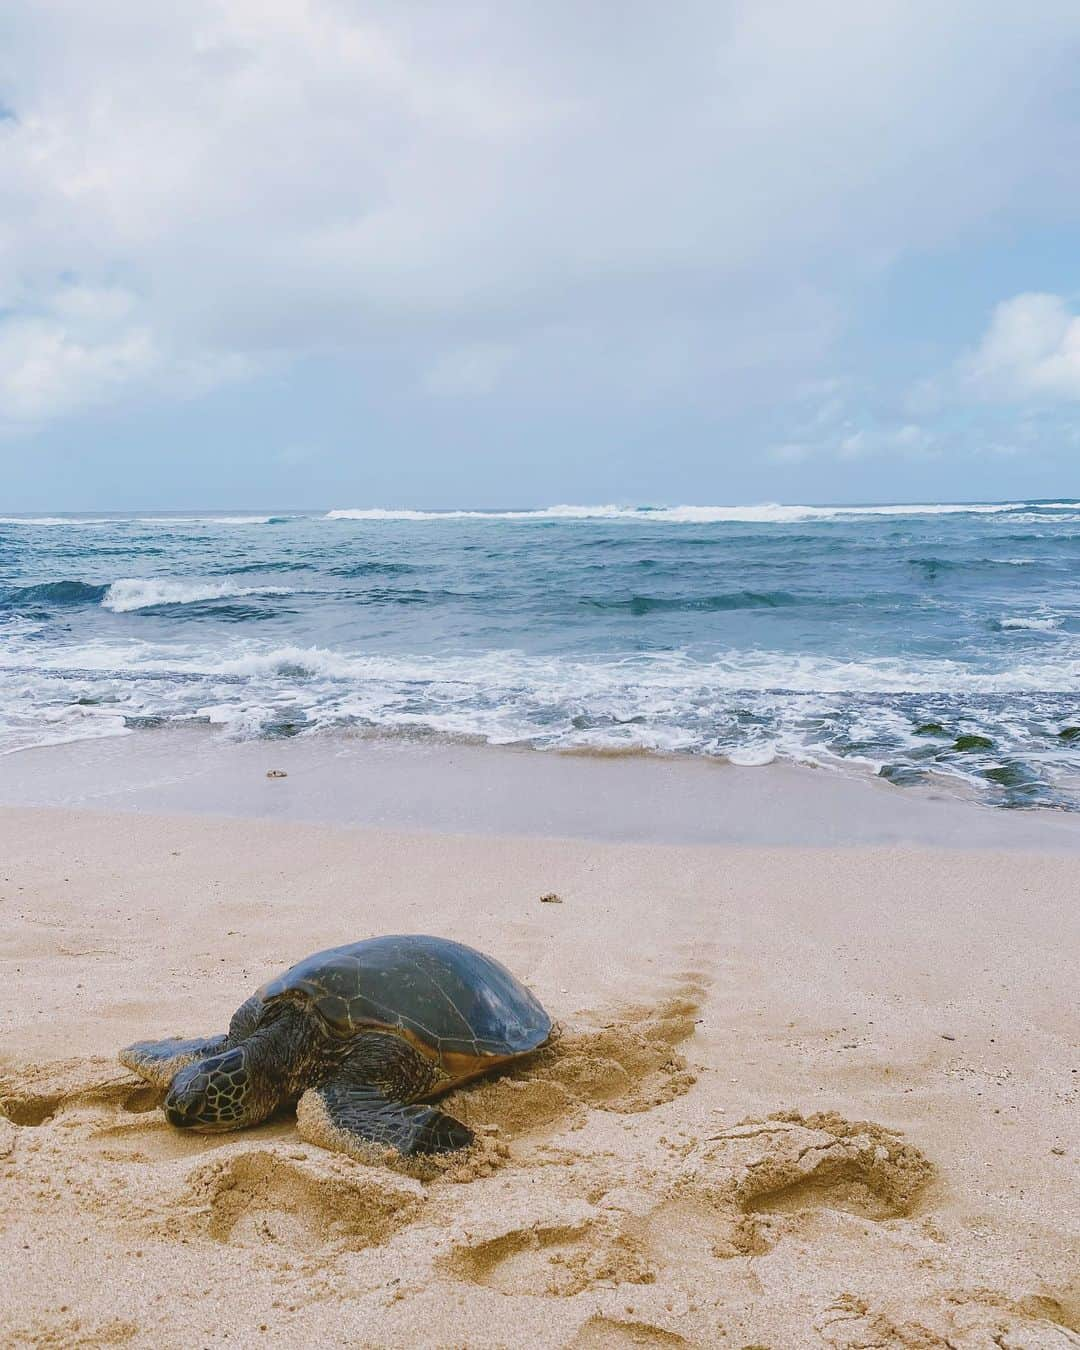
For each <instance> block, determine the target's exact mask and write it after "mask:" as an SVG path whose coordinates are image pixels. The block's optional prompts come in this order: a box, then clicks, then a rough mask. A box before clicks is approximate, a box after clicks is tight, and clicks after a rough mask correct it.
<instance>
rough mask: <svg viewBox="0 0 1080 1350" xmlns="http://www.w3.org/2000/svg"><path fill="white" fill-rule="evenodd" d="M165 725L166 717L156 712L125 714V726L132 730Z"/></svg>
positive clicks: (151, 728) (148, 729) (149, 729)
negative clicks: (139, 714) (141, 714)
mask: <svg viewBox="0 0 1080 1350" xmlns="http://www.w3.org/2000/svg"><path fill="white" fill-rule="evenodd" d="M164 725H165V718H164V717H160V716H158V715H156V714H154V713H147V714H145V715H144V716H138V715H136V714H132V715H130V716H128V715H127V714H125V716H124V726H126V727H128V728H130V729H131V730H132V731H151V730H153V728H154V727H163V726H164Z"/></svg>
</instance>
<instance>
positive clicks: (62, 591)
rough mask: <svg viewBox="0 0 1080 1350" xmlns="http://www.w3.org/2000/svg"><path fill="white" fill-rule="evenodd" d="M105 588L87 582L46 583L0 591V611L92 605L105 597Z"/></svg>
mask: <svg viewBox="0 0 1080 1350" xmlns="http://www.w3.org/2000/svg"><path fill="white" fill-rule="evenodd" d="M106 590H107V587H105V586H94V585H92V584H91V583H90V582H87V581H46V582H43V583H41V584H40V585H37V586H9V587H8V588H6V589H0V609H26V608H37V607H38V606H45V607H47V608H52V607H53V606H57V605H92V604H97V603H99V602H100V601H101V600H102V599H103V598H104V596H105V592H106Z"/></svg>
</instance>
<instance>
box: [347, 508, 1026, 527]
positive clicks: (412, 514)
mask: <svg viewBox="0 0 1080 1350" xmlns="http://www.w3.org/2000/svg"><path fill="white" fill-rule="evenodd" d="M1039 507H1040V504H1039V503H1034V504H1030V505H1029V503H1026V502H993V503H956V504H950V503H946V504H938V505H924V506H914V505H913V506H784V505H781V504H780V503H779V502H765V503H763V504H761V505H758V506H610V505H609V506H571V505H561V506H546V507H538V508H536V509H535V510H527V511H418V510H413V509H411V508H401V509H393V508H387V507H367V508H362V509H361V508H356V509H341V508H339V509H336V510H333V511H328V512H327V513H326V516H325V517H324V519H326V520H369V521H378V520H418V521H422V520H431V521H439V520H444V521H445V520H525V521H529V520H536V521H539V520H631V521H644V522H649V521H659V522H663V523H666V524H678V525H711V524H719V523H724V522H733V523H744V524H781V525H782V524H789V523H798V522H803V521H811V520H836V519H843V518H845V517H848V516H941V515H997V514H1001V513H1003V512H1010V511H1019V510H1027V509H1032V510H1034V509H1039ZM1046 509H1048V510H1049V509H1051V508H1049V507H1047V508H1046Z"/></svg>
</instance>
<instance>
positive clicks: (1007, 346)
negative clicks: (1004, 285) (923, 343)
mask: <svg viewBox="0 0 1080 1350" xmlns="http://www.w3.org/2000/svg"><path fill="white" fill-rule="evenodd" d="M960 376H961V384H962V386H963V390H964V392H971V393H974V394H975V395H976V396H977V397H980V398H984V399H987V400H992V401H998V400H1000V401H1002V402H1010V401H1022V400H1026V399H1036V400H1043V399H1049V400H1054V399H1059V400H1068V401H1073V400H1076V399H1080V316H1078V315H1075V314H1072V313H1071V312H1070V310H1069V307H1068V305H1067V304H1066V302H1065V300H1064V299H1063V298H1062V297H1061V296H1060V295H1047V294H1043V293H1040V292H1034V291H1033V292H1028V293H1026V294H1024V295H1016V296H1013V298H1012V299H1011V300H1005V301H1002V303H1001V304H1000V305H998V306H997V308H996V309H995V310H994V314H993V317H992V318H991V320H990V326H989V328H988V329H987V331H986V333H985V334H984V336H983V338H982V341H981V342H980V343H979V345H978V347H977V348H976V349H975V350H974V351H973V352H972V353H971V354H970V355H969V356H967V357H966V358H964V360H963V361H962V362H961V369H960Z"/></svg>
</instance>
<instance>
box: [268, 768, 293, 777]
mask: <svg viewBox="0 0 1080 1350" xmlns="http://www.w3.org/2000/svg"><path fill="white" fill-rule="evenodd" d="M266 776H267V778H288V776H289V775H288V774H287V773H286V772H285V770H284V769H267V771H266Z"/></svg>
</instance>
